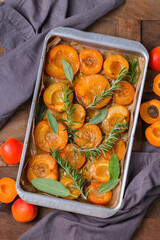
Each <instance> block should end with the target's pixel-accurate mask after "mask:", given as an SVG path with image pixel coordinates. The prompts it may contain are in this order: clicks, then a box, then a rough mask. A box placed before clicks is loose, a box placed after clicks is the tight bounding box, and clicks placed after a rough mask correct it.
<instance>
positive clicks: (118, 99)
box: [113, 82, 135, 105]
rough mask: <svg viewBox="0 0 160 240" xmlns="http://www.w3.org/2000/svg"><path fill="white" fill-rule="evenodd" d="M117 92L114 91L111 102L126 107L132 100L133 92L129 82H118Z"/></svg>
mask: <svg viewBox="0 0 160 240" xmlns="http://www.w3.org/2000/svg"><path fill="white" fill-rule="evenodd" d="M119 85H121V86H120V87H119V88H120V89H119V90H115V91H114V94H113V100H114V101H115V103H117V104H121V105H128V104H130V103H131V102H132V101H133V99H134V94H135V90H134V87H133V86H132V85H131V84H130V83H129V82H120V83H119Z"/></svg>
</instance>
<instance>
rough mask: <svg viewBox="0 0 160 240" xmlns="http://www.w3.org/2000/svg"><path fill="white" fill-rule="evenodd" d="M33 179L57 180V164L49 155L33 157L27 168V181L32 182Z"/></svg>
mask: <svg viewBox="0 0 160 240" xmlns="http://www.w3.org/2000/svg"><path fill="white" fill-rule="evenodd" d="M35 178H51V179H54V180H58V164H57V162H56V160H55V159H54V158H53V157H52V156H50V155H49V154H37V155H35V156H33V157H32V158H31V159H30V160H29V162H28V166H27V179H28V181H29V182H32V180H33V179H35Z"/></svg>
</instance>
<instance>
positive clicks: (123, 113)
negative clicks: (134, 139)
mask: <svg viewBox="0 0 160 240" xmlns="http://www.w3.org/2000/svg"><path fill="white" fill-rule="evenodd" d="M128 121H129V111H128V109H127V108H126V107H125V106H122V105H114V106H112V107H110V108H109V109H108V114H107V116H106V118H105V119H104V120H103V122H102V127H103V129H104V130H105V131H106V132H110V131H111V129H112V128H113V126H114V124H115V123H119V122H122V123H126V125H128Z"/></svg>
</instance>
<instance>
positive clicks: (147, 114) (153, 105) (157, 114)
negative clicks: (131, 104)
mask: <svg viewBox="0 0 160 240" xmlns="http://www.w3.org/2000/svg"><path fill="white" fill-rule="evenodd" d="M140 116H141V118H142V119H143V121H145V122H146V123H148V124H152V123H154V122H156V121H160V101H159V100H157V99H152V100H150V101H147V102H144V103H142V104H141V107H140Z"/></svg>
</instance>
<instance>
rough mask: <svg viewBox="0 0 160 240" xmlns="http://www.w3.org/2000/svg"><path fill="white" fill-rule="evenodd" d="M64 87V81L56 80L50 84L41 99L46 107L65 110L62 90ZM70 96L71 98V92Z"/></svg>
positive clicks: (58, 110)
mask: <svg viewBox="0 0 160 240" xmlns="http://www.w3.org/2000/svg"><path fill="white" fill-rule="evenodd" d="M66 88H67V85H66V84H64V83H57V82H56V83H53V84H51V85H50V86H49V87H48V88H47V89H46V90H45V92H44V94H43V99H44V102H45V104H46V105H47V107H49V108H50V109H52V110H54V111H57V112H62V111H65V105H64V92H65V90H66ZM68 91H70V89H68ZM70 98H71V99H73V94H72V93H71V94H70Z"/></svg>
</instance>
